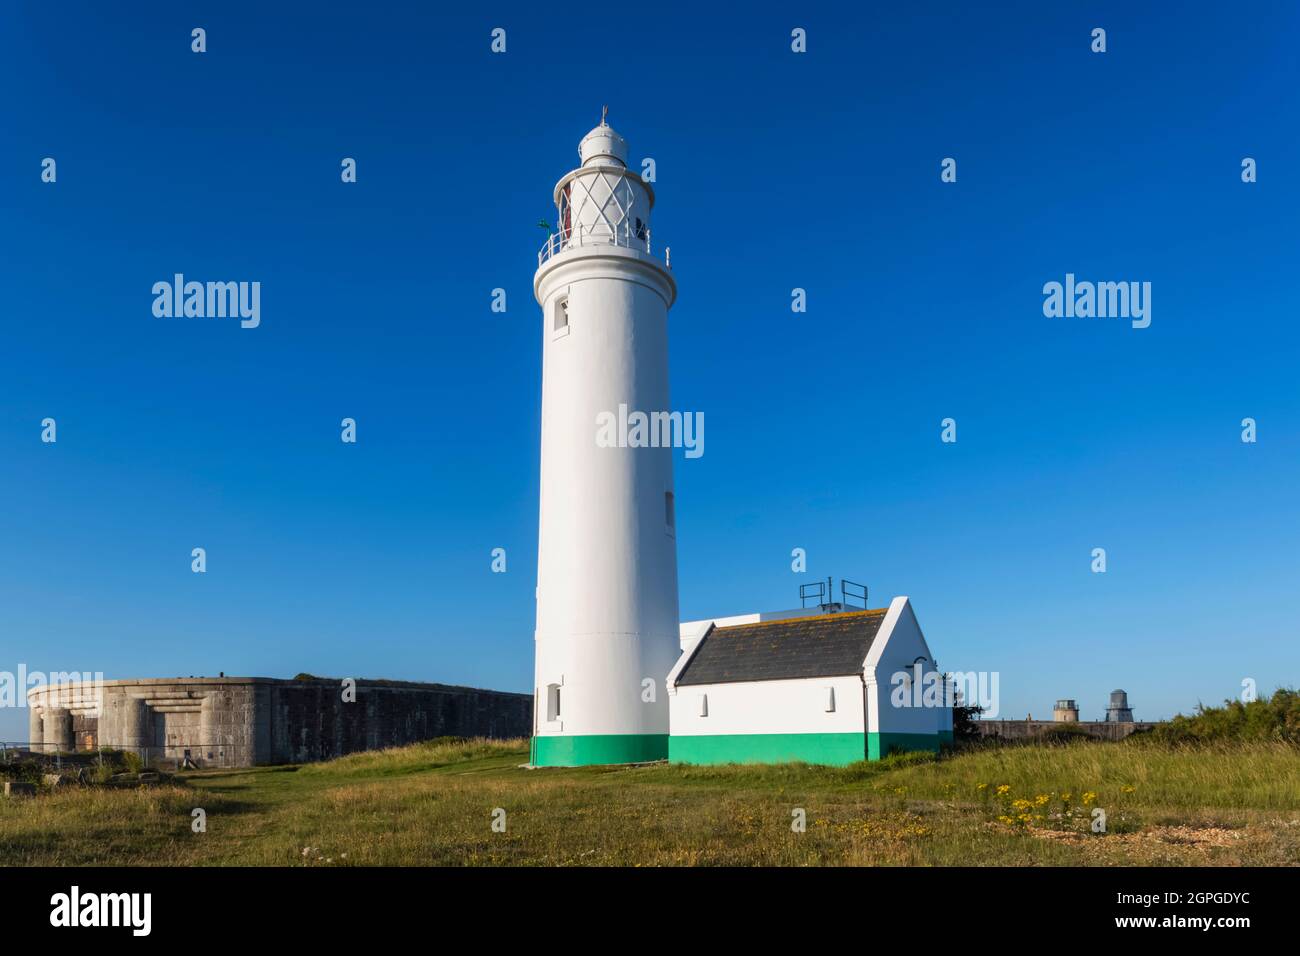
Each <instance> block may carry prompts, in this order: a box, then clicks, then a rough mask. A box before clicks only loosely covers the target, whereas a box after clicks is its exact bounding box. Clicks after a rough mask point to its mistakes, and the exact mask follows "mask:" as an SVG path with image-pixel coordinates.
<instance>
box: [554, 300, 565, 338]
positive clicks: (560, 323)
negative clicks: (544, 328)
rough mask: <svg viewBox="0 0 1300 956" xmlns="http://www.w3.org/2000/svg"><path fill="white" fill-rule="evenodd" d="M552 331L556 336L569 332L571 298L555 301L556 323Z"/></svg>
mask: <svg viewBox="0 0 1300 956" xmlns="http://www.w3.org/2000/svg"><path fill="white" fill-rule="evenodd" d="M552 331H553V332H554V333H555V338H557V339H558V338H559V337H560V336H561V335H568V334H569V300H568V299H557V300H556V302H555V324H554V326H553V329H552Z"/></svg>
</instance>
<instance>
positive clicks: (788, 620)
mask: <svg viewBox="0 0 1300 956" xmlns="http://www.w3.org/2000/svg"><path fill="white" fill-rule="evenodd" d="M887 613H889V608H887V607H880V608H875V607H873V608H859V609H858V610H856V611H832V612H831V613H830V614H809V615H807V616H801V617H778V618H776V619H775V620H771V621H749V622H748V623H745V624H725V625H721V626H719V625H717V624H715V625H714V628H716V629H717V630H719V631H730V630H733V629H734V628H738V627H766V626H768V625H769V624H796V623H798V624H803V623H806V622H808V621H825V620H829V619H830V618H837V619H838V618H846V617H862V616H863V615H864V614H887Z"/></svg>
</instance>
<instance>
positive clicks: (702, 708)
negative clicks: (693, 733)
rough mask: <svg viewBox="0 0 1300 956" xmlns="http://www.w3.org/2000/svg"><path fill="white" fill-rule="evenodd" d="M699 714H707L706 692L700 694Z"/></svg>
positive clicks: (702, 715)
mask: <svg viewBox="0 0 1300 956" xmlns="http://www.w3.org/2000/svg"><path fill="white" fill-rule="evenodd" d="M700 716H701V717H707V716H709V695H708V694H701V695H700Z"/></svg>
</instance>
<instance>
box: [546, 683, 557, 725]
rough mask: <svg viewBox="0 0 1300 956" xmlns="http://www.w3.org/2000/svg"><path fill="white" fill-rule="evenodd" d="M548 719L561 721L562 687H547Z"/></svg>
mask: <svg viewBox="0 0 1300 956" xmlns="http://www.w3.org/2000/svg"><path fill="white" fill-rule="evenodd" d="M546 719H547V720H548V721H556V720H559V719H560V685H559V684H547V685H546Z"/></svg>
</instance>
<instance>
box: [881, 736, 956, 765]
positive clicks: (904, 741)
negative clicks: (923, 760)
mask: <svg viewBox="0 0 1300 956" xmlns="http://www.w3.org/2000/svg"><path fill="white" fill-rule="evenodd" d="M950 736H951V735H950ZM941 740H942V735H941V734H937V733H935V734H891V733H879V734H867V759H868V760H879V759H880V758H881V757H888V756H889V755H890V753H893V752H896V751H902V750H929V751H932V752H933V753H938V752H939V744H940V742H941ZM950 742H951V740H950Z"/></svg>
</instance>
